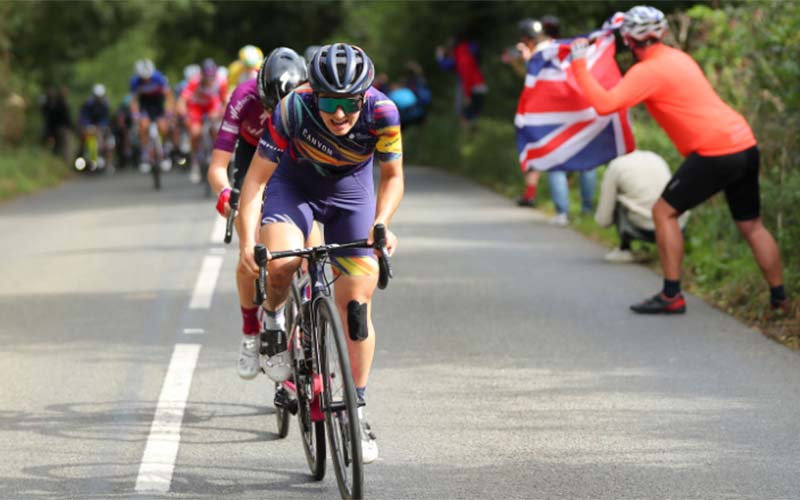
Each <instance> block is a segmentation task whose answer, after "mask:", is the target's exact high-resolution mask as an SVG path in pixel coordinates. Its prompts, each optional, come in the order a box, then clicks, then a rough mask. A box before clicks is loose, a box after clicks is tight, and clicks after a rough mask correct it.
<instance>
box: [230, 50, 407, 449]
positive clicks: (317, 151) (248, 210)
mask: <svg viewBox="0 0 800 500" xmlns="http://www.w3.org/2000/svg"><path fill="white" fill-rule="evenodd" d="M308 67H309V85H302V86H300V87H298V88H296V89H295V90H294V91H293V92H292V93H290V94H289V95H288V96H286V97H285V98H284V99H282V100H281V103H280V105H279V106H278V107H277V108H276V110H275V112H274V114H273V116H272V122H271V123H270V124H268V127H267V131H266V132H265V133H264V135H263V136H262V138H261V141H260V142H259V147H258V154H257V155H256V156H255V157H254V158H253V163H252V164H251V166H250V171H249V173H248V174H247V178H246V179H245V182H244V186H243V187H242V196H241V202H240V207H241V208H240V210H241V213H240V217H241V219H242V231H241V232H240V233H239V236H240V240H239V241H240V249H239V250H240V259H239V268H240V269H242V270H243V271H244V272H247V273H249V274H250V276H256V275H257V274H258V265H257V264H256V262H255V259H254V257H253V245H254V244H255V242H256V241H257V240H256V238H255V233H256V230H257V228H258V223H259V220H260V221H261V223H262V226H261V231H260V233H259V237H260V241H261V242H263V243H265V244H266V246H267V248H268V249H269V251H270V252H275V251H281V250H288V249H292V248H299V247H301V246H302V245H303V241H304V239H305V238H306V237H307V236H308V235H309V233H310V231H311V228H312V227H313V221H314V220H317V221H320V222H321V223H322V224H323V225H324V227H325V242H326V243H345V242H349V241H353V240H358V239H362V238H371V233H372V228H373V227H374V225H375V224H379V223H380V224H384V225H386V226H387V227H388V226H389V222H390V221H391V218H392V215H393V214H394V212H395V210H396V209H397V206H398V205H399V204H400V200H401V199H402V196H403V161H402V144H401V137H400V117H399V114H398V112H397V107H396V106H395V105H394V103H392V101H390V100H389V98H388V97H386V96H385V95H384V94H382V93H381V92H379V91H377V90H375V89H374V88H372V86H371V85H372V82H373V80H374V78H375V68H374V66H373V64H372V61H371V60H370V59H369V57H368V56H367V54H366V53H365V52H364V51H363V49H361V48H359V47H355V46H352V45H347V44H343V43H339V44H333V45H326V46H324V47H322V48H320V49H319V50H318V51H316V52H315V53H314V56H313V57H312V59H311V61H310V62H309V65H308ZM373 157H377V159H378V161H379V163H380V171H381V176H380V184H379V185H378V187H377V196H376V190H375V188H374V184H373V176H372V163H373ZM265 185H266V186H267V197H266V201H265V203H264V207H263V210H262V211H261V217H259V208H260V202H261V193H262V192H263V189H264V186H265ZM387 240H388V241H387V243H388V245H387V247H388V250H389V252H390V253H391V252H392V251H393V249H394V247H395V246H396V244H397V238H396V237H395V236H394V234H392V232H391V231H388V230H387ZM331 263H332V265H333V268H334V271H335V273H336V274H337V276H338V278H337V281H336V287H335V289H334V300H335V302H336V306H337V309H338V310H339V314H340V316H341V317H342V320H343V321H342V323H343V326H344V329H345V332H346V333H347V335H346V337H347V341H348V347H349V349H348V350H349V352H350V361H351V365H352V370H353V379H354V381H355V385H356V392H357V393H358V397H359V398H360V399H362V400H363V399H364V394H365V390H366V385H367V379H368V378H369V372H370V368H371V365H372V358H373V355H374V352H375V329H374V327H373V325H372V319H371V302H372V294H373V292H374V291H375V287H376V286H377V283H378V264H377V260H376V257H375V254H374V252H373V251H372V250H370V249H350V250H346V251H340V252H338V253H336V254H332V256H331ZM267 265H268V272H269V280H268V282H267V287H268V290H267V300H266V302H265V303H264V306H263V307H264V310H265V313H266V323H265V332H266V334H267V337H268V338H267V344H268V350H270V351H272V353H270V358H269V360H268V361H267V364H266V371H267V375H269V376H270V378H272V379H273V380H276V381H282V380H285V378H286V377H288V376H289V374H290V372H291V370H290V366H289V365H288V356H287V355H286V344H287V343H286V331H285V329H286V325H285V319H284V315H283V306H284V304H285V302H286V298H287V295H288V292H289V286H290V284H291V280H292V276H293V274H294V272H295V271H296V270H297V268H298V266H299V265H300V259H299V258H296V259H277V260H269V261H268V264H267ZM359 413H360V414H361V415H360V416H361V419H360V420H361V426H362V428H361V448H362V454H363V457H362V458H363V461H364V463H369V462H372V461H374V460H375V459H377V457H378V447H377V443H376V442H375V436H374V434H373V433H372V431H371V430H370V427H369V424H368V423H367V421H366V419H364V418H363V409H362V408H359Z"/></svg>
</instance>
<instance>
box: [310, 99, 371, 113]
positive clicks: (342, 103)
mask: <svg viewBox="0 0 800 500" xmlns="http://www.w3.org/2000/svg"><path fill="white" fill-rule="evenodd" d="M363 104H364V99H363V98H362V97H361V96H358V97H323V96H317V105H318V106H319V110H320V111H322V112H323V113H331V114H333V113H336V109H337V108H342V111H344V112H345V114H348V115H349V114H352V113H355V112H357V111H359V110H361V106H363Z"/></svg>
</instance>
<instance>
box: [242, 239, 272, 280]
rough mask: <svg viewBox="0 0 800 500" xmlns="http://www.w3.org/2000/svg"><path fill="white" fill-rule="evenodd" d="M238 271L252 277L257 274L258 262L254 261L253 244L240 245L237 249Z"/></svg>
mask: <svg viewBox="0 0 800 500" xmlns="http://www.w3.org/2000/svg"><path fill="white" fill-rule="evenodd" d="M267 256H268V257H269V253H267ZM238 271H239V272H241V273H243V274H248V275H250V276H252V277H254V278H255V277H257V276H258V264H257V263H256V258H255V252H254V251H253V245H242V247H241V248H240V249H239V267H238Z"/></svg>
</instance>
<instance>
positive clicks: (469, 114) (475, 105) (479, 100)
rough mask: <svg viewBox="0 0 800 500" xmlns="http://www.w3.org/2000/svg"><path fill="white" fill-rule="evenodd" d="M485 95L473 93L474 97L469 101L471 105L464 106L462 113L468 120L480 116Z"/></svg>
mask: <svg viewBox="0 0 800 500" xmlns="http://www.w3.org/2000/svg"><path fill="white" fill-rule="evenodd" d="M483 97H484V95H483V94H482V93H473V94H472V99H470V101H469V105H467V106H464V107H463V108H462V110H461V114H462V115H464V118H466V119H467V120H474V119H475V118H477V117H478V115H479V114H480V113H481V109H482V108H483Z"/></svg>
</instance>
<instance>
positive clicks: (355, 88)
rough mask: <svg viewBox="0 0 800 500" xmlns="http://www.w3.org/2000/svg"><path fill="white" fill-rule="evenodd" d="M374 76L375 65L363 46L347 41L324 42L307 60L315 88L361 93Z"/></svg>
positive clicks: (365, 89) (310, 77) (338, 92)
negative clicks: (327, 43) (350, 43)
mask: <svg viewBox="0 0 800 500" xmlns="http://www.w3.org/2000/svg"><path fill="white" fill-rule="evenodd" d="M374 79H375V66H374V65H373V64H372V61H371V60H370V58H369V57H368V56H367V53H366V52H364V49H362V48H361V47H357V46H355V45H349V44H346V43H334V44H331V45H325V46H323V47H321V48H320V49H319V50H317V51H316V52H315V53H314V57H312V58H311V61H309V63H308V81H309V83H311V88H312V89H314V92H317V93H320V92H323V93H329V94H363V93H364V92H366V91H367V89H368V88H369V87H370V85H372V81H373V80H374Z"/></svg>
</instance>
